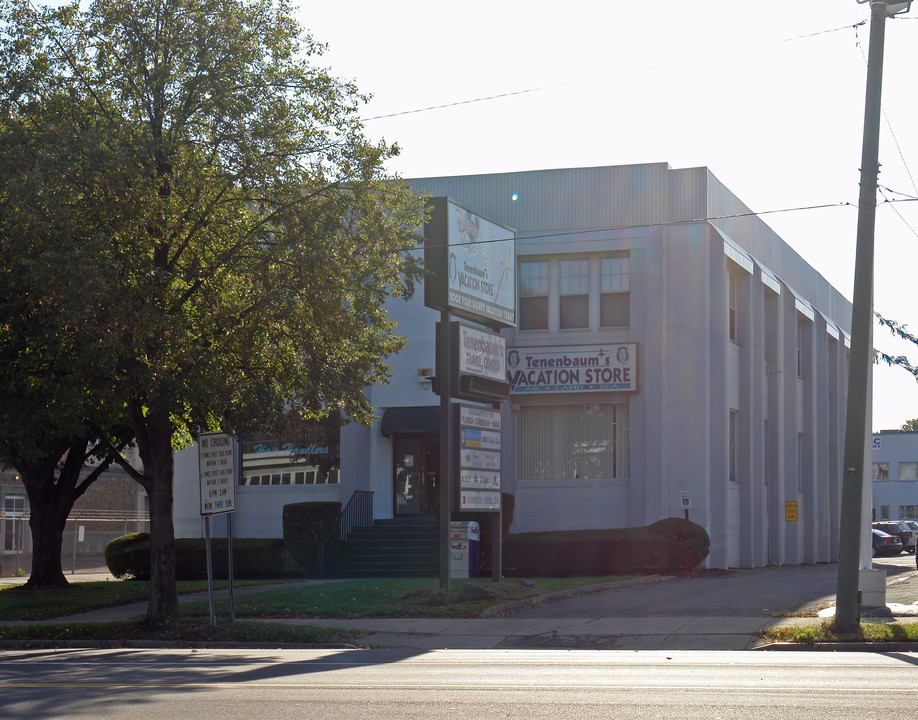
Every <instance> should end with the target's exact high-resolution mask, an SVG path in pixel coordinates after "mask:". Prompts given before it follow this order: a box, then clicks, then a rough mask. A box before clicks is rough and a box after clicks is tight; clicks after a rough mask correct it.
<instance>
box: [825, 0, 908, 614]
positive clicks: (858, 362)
mask: <svg viewBox="0 0 918 720" xmlns="http://www.w3.org/2000/svg"><path fill="white" fill-rule="evenodd" d="M857 1H858V2H859V3H863V2H865V1H866V0H857ZM869 1H870V49H869V51H868V55H867V96H866V100H865V105H864V137H863V144H862V148H861V183H860V195H859V198H858V217H857V252H856V256H855V265H854V299H853V301H852V309H851V354H850V356H849V357H850V360H849V366H848V404H847V408H846V412H845V453H844V465H843V466H842V467H843V475H842V492H841V517H840V521H839V531H840V538H839V546H838V587H837V591H836V598H835V601H836V602H835V625H836V626H837V627H839V628H842V629H848V628H856V627H858V622H859V619H860V607H859V601H858V584H859V583H858V579H859V575H860V554H861V523H862V520H863V518H862V517H861V511H862V507H863V492H864V461H865V447H866V443H867V408H868V387H869V385H870V382H869V378H870V372H871V365H872V361H873V358H872V354H873V347H872V342H871V328H872V326H873V256H874V252H873V248H874V228H875V220H876V209H877V176H878V175H879V169H880V167H879V160H878V157H879V141H880V115H881V113H880V94H881V89H882V86H883V45H884V42H885V32H886V18H887V16H893V15H896V14H898V13H900V12H903V11H904V12H907V11H908V9H909V7H910V5H911V1H910V0H909V1H908V2H892V1H891V0H890V1H887V0H869Z"/></svg>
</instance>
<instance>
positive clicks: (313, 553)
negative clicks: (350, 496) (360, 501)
mask: <svg viewBox="0 0 918 720" xmlns="http://www.w3.org/2000/svg"><path fill="white" fill-rule="evenodd" d="M340 516H341V503H339V502H298V503H289V504H287V505H284V511H283V529H284V542H285V543H286V545H287V552H289V553H290V555H291V557H293V559H294V560H296V562H297V563H299V564H300V565H301V566H302V567H303V569H304V572H305V573H306V574H307V575H315V574H316V570H317V568H318V562H317V559H318V548H319V542H321V541H322V540H325V539H326V538H327V537H328V535H329V533H331V532H332V530H334V528H335V525H336V524H337V522H338V518H339V517H340Z"/></svg>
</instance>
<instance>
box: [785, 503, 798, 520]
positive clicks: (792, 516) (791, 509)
mask: <svg viewBox="0 0 918 720" xmlns="http://www.w3.org/2000/svg"><path fill="white" fill-rule="evenodd" d="M784 519H785V520H787V522H797V503H796V502H790V501H788V502H786V503H784Z"/></svg>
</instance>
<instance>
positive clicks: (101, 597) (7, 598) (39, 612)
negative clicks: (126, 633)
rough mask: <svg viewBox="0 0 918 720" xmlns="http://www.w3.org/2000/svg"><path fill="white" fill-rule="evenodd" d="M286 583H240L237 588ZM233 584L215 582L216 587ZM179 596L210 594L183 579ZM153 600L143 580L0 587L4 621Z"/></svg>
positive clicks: (203, 582) (202, 583)
mask: <svg viewBox="0 0 918 720" xmlns="http://www.w3.org/2000/svg"><path fill="white" fill-rule="evenodd" d="M267 582H289V579H287V580H282V581H263V580H260V581H255V580H249V581H242V582H239V581H236V582H234V586H235V587H246V586H251V585H260V584H265V583H267ZM228 584H229V583H227V581H225V580H217V581H214V588H215V589H217V590H219V589H224V588H226V587H227V586H228ZM176 590H177V592H178V593H179V595H185V594H188V593H195V592H206V591H207V581H206V580H183V581H180V582H177V583H176ZM149 599H150V583H149V582H148V581H140V580H109V581H101V582H100V581H94V582H79V581H77V582H71V583H70V584H68V585H65V586H64V587H59V588H30V587H26V586H25V585H6V586H0V620H50V619H52V618H56V617H62V616H64V615H74V614H76V613H79V612H85V611H87V610H97V609H99V608H107V607H117V606H119V605H129V604H131V603H135V602H143V601H147V600H149Z"/></svg>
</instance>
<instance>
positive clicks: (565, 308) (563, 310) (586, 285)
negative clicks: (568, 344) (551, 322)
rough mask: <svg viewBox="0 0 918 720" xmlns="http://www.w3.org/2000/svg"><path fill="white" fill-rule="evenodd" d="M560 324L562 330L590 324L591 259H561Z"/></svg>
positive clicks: (584, 326)
mask: <svg viewBox="0 0 918 720" xmlns="http://www.w3.org/2000/svg"><path fill="white" fill-rule="evenodd" d="M559 324H560V327H561V329H562V330H565V329H572V328H587V327H589V326H590V261H589V260H562V261H561V303H560V318H559Z"/></svg>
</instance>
